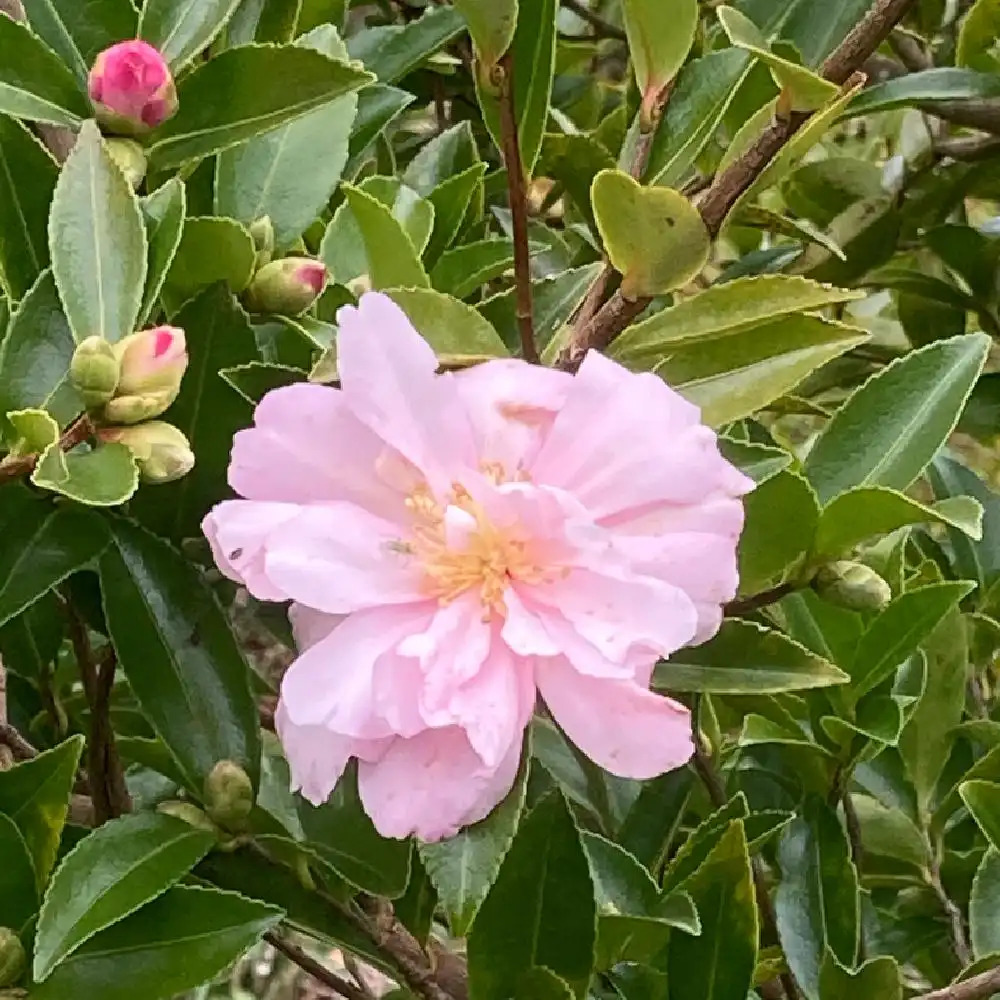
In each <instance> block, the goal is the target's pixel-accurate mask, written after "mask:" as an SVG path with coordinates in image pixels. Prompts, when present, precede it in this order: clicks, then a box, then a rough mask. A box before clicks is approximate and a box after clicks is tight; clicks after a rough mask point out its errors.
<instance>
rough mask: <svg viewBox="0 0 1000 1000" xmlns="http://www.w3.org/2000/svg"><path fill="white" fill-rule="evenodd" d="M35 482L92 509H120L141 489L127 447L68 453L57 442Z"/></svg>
mask: <svg viewBox="0 0 1000 1000" xmlns="http://www.w3.org/2000/svg"><path fill="white" fill-rule="evenodd" d="M31 481H32V482H33V483H34V484H35V485H36V486H39V487H41V488H42V489H44V490H52V492H54V493H61V494H62V495H63V496H65V497H69V498H70V499H71V500H76V501H78V502H79V503H83V504H87V506H89V507H117V506H118V505H119V504H123V503H125V501H126V500H128V499H129V498H130V497H131V496H132V494H133V493H135V491H136V490H137V489H138V488H139V472H138V470H137V469H136V466H135V460H134V459H133V458H132V452H131V451H129V449H128V448H126V447H125V445H123V444H118V443H116V442H111V443H109V444H99V445H97V447H96V448H93V449H91V450H90V451H72V452H68V453H67V452H63V450H62V448H61V447H60V446H59V443H58V442H56V443H55V444H53V445H51V446H50V447H49V448H48V449H47V450H46V451H45V454H43V455H42V457H41V458H40V459H39V460H38V465H37V466H36V467H35V471H34V472H32V474H31Z"/></svg>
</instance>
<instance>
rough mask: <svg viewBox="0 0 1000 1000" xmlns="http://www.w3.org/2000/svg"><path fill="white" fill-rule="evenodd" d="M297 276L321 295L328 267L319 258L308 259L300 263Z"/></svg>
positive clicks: (316, 293) (315, 293) (314, 292)
mask: <svg viewBox="0 0 1000 1000" xmlns="http://www.w3.org/2000/svg"><path fill="white" fill-rule="evenodd" d="M295 276H296V277H297V278H298V279H299V281H301V282H302V283H303V284H304V285H308V286H309V287H310V288H311V289H312V291H313V294H314V295H319V293H320V292H322V291H323V286H324V285H325V284H326V268H325V267H324V266H323V265H322V264H321V263H320V262H319V261H318V260H307V261H304V262H303V263H302V264H300V265H299V268H298V270H297V271H296V272H295Z"/></svg>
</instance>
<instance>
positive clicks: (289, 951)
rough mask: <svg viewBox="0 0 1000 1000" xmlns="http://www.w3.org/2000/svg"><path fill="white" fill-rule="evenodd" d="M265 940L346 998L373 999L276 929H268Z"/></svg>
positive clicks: (353, 999) (354, 999)
mask: <svg viewBox="0 0 1000 1000" xmlns="http://www.w3.org/2000/svg"><path fill="white" fill-rule="evenodd" d="M264 940H265V941H267V943H268V944H270V945H271V946H272V947H273V948H275V949H276V950H277V951H280V952H281V954H282V955H284V956H285V958H287V959H288V960H289V961H291V962H294V963H295V964H296V965H297V966H298V967H299V968H300V969H302V970H303V971H304V972H308V973H309V975H310V976H312V977H313V979H315V980H316V981H317V982H320V983H322V984H323V985H324V986H328V987H329V988H330V989H331V990H334V991H335V992H336V993H338V994H339V995H340V996H342V997H343V998H344V1000H371V997H370V995H369V994H368V993H365V992H364V991H363V990H360V989H358V988H357V987H356V986H355V985H354V984H353V983H350V982H348V981H347V980H346V979H344V978H342V977H341V976H338V975H337V974H336V973H335V972H331V971H330V970H329V969H328V968H327V967H326V966H325V965H323V964H321V963H320V962H317V961H316V959H314V958H313V957H312V956H311V955H307V954H306V953H305V952H304V951H303V950H302V949H301V948H300V947H299V946H298V945H294V944H292V943H291V942H290V941H286V940H285V939H284V938H282V937H280V936H279V935H278V934H275V933H274V931H268V932H267V933H266V934H265V935H264Z"/></svg>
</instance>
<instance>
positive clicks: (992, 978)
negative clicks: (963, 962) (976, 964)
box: [914, 968, 1000, 1000]
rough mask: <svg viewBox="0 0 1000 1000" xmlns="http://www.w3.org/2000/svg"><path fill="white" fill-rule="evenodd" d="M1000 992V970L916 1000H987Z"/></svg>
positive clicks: (926, 994)
mask: <svg viewBox="0 0 1000 1000" xmlns="http://www.w3.org/2000/svg"><path fill="white" fill-rule="evenodd" d="M997 991H1000V968H996V969H990V970H989V971H988V972H981V973H980V974H979V975H978V976H972V978H971V979H966V980H965V981H964V982H961V983H952V985H951V986H945V987H944V988H943V989H940V990H932V991H931V992H930V993H924V994H923V996H919V997H914V1000H985V998H986V997H990V996H992V995H993V994H994V993H996V992H997Z"/></svg>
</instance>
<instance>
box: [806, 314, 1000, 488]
mask: <svg viewBox="0 0 1000 1000" xmlns="http://www.w3.org/2000/svg"><path fill="white" fill-rule="evenodd" d="M989 345H990V338H989V337H987V336H986V335H985V334H969V335H967V336H963V337H953V338H952V339H951V340H943V341H938V342H937V343H934V344H930V345H928V346H927V347H924V348H921V349H920V350H918V351H913V352H911V353H910V354H907V355H905V356H904V357H902V358H900V359H899V360H898V361H894V362H893V363H892V364H890V365H888V366H887V367H886V368H883V369H882V370H881V371H880V372H879V373H878V374H877V375H874V376H873V377H872V378H870V379H869V380H868V381H867V382H866V383H865V384H864V385H863V386H862V387H861V388H860V389H858V390H857V391H856V392H855V393H854V394H853V395H852V396H851V397H850V399H848V401H847V402H846V403H845V404H844V405H843V406H842V407H841V408H840V409H839V410H838V411H837V415H836V416H835V417H834V418H833V420H831V421H830V423H829V424H828V425H827V426H826V428H825V430H824V431H823V433H822V435H821V436H820V438H819V440H818V441H817V442H816V443H815V445H814V446H813V447H812V449H811V450H810V452H809V455H808V456H807V457H806V461H805V466H804V468H805V473H806V476H807V477H808V479H809V481H810V482H811V483H812V484H813V486H814V487H815V489H816V492H817V493H818V494H819V498H820V500H821V501H822V502H823V503H826V502H828V501H829V500H832V499H833V498H834V497H835V496H837V495H838V494H840V493H844V492H846V491H847V490H849V489H853V488H854V487H857V486H888V487H891V488H893V489H898V490H903V489H906V487H907V486H909V485H910V484H911V483H912V482H913V480H914V479H916V478H917V476H919V475H920V473H921V472H923V470H924V469H925V468H926V467H927V465H928V464H929V463H930V461H931V460H932V459H933V458H934V456H935V455H936V454H937V451H938V449H939V448H940V447H941V445H942V444H943V443H944V442H945V441H946V440H947V438H948V436H949V435H950V434H951V432H952V430H954V428H955V424H956V423H957V422H958V418H959V416H960V415H961V412H962V408H963V407H964V405H965V401H966V400H967V399H968V397H969V393H970V392H971V391H972V387H973V386H974V385H975V383H976V379H977V378H978V377H979V373H980V372H981V371H982V367H983V364H984V362H985V360H986V352H987V351H988V350H989Z"/></svg>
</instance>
